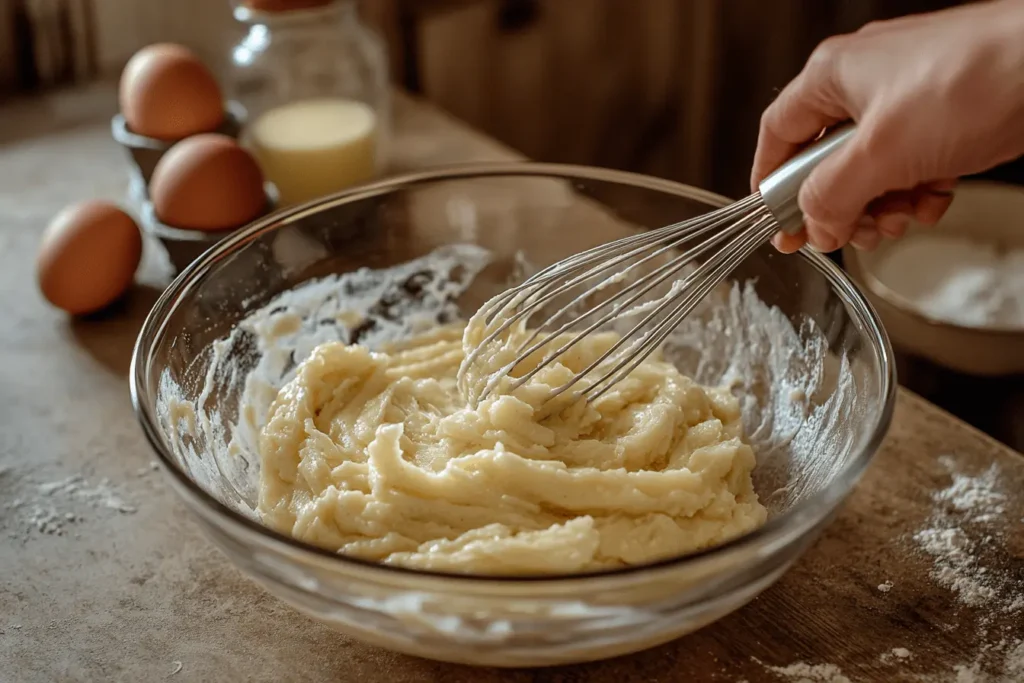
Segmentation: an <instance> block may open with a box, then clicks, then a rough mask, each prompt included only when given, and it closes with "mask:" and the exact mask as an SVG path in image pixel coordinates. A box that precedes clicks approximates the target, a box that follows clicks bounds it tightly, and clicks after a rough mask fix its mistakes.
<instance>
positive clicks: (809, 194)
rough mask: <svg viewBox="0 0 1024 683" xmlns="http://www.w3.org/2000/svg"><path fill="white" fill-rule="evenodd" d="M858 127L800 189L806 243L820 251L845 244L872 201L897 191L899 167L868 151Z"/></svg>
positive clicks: (874, 150)
mask: <svg viewBox="0 0 1024 683" xmlns="http://www.w3.org/2000/svg"><path fill="white" fill-rule="evenodd" d="M868 137H869V135H868V134H867V131H866V130H865V129H864V128H860V129H858V130H857V132H856V133H855V134H854V136H853V137H852V138H851V139H850V141H849V142H847V143H846V144H845V145H844V146H843V147H841V148H840V149H838V150H836V151H835V152H834V153H833V154H832V155H831V156H829V157H828V158H826V159H825V160H823V161H822V162H821V163H820V164H819V165H818V167H817V168H815V169H814V171H812V172H811V175H810V176H809V177H808V178H807V180H806V181H804V184H803V186H802V187H801V188H800V194H799V197H798V201H799V204H800V210H801V211H802V212H803V214H804V224H805V226H806V228H807V238H808V241H809V242H810V243H811V244H812V245H813V246H815V247H817V248H818V249H819V250H821V251H831V250H833V249H836V248H838V247H840V246H842V245H844V244H846V243H847V242H848V241H849V240H850V237H852V236H853V233H854V231H855V230H856V228H857V221H858V220H859V219H860V217H861V216H862V215H864V212H865V209H866V208H867V205H868V203H869V202H871V200H873V199H875V198H876V197H878V196H880V195H882V194H885V192H887V191H888V190H891V189H897V188H895V187H894V183H895V182H896V179H897V178H898V174H899V168H898V166H897V164H896V163H894V161H895V160H894V159H892V158H891V155H890V154H886V155H881V153H880V152H879V151H878V149H879V148H878V147H877V146H875V145H872V146H871V148H870V149H869V146H868V144H867V142H866V141H867V139H868Z"/></svg>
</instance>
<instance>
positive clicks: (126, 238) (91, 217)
mask: <svg viewBox="0 0 1024 683" xmlns="http://www.w3.org/2000/svg"><path fill="white" fill-rule="evenodd" d="M141 258H142V235H141V234H140V233H139V228H138V226H137V225H136V224H135V221H134V220H132V217H131V216H129V215H128V214H126V213H125V212H124V211H122V210H121V209H119V208H118V207H117V206H116V205H114V204H111V203H110V202H104V201H98V200H97V201H88V202H82V203H80V204H73V205H71V206H69V207H67V208H66V209H64V210H63V211H61V212H60V213H59V214H57V215H56V216H55V217H54V218H53V220H52V221H50V224H49V225H48V226H47V228H46V230H45V231H44V232H43V241H42V244H40V246H39V256H38V258H37V260H36V272H37V277H38V281H39V289H40V290H41V291H42V293H43V296H45V297H46V299H47V301H49V302H50V303H51V304H53V305H54V306H56V307H57V308H61V309H63V310H65V311H67V312H68V313H71V314H74V315H82V314H85V313H92V312H94V311H98V310H100V309H101V308H105V307H106V306H108V305H110V304H111V303H113V302H114V301H116V300H117V299H118V298H119V297H120V296H121V295H122V294H124V292H125V291H126V290H127V289H128V287H130V286H131V284H132V280H134V279H135V269H136V268H138V266H139V260H140V259H141Z"/></svg>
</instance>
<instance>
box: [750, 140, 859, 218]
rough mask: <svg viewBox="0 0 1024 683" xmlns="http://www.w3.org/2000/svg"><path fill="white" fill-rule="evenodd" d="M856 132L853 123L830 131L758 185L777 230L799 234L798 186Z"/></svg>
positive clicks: (800, 215)
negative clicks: (776, 224)
mask: <svg viewBox="0 0 1024 683" xmlns="http://www.w3.org/2000/svg"><path fill="white" fill-rule="evenodd" d="M856 129H857V127H856V126H855V125H854V124H853V123H845V124H842V125H840V126H837V127H835V128H833V129H832V130H830V131H828V132H827V133H825V135H823V136H822V137H820V138H818V139H817V140H815V141H814V142H812V143H811V144H810V145H808V146H807V147H805V148H804V149H803V150H801V151H800V153H799V154H797V155H796V156H794V157H793V158H792V159H790V160H789V161H787V162H786V163H784V164H783V165H782V166H780V167H779V168H778V169H776V170H775V171H774V172H773V173H772V174H771V175H769V176H768V177H767V178H765V179H764V180H762V181H761V184H760V185H758V190H759V191H760V192H761V199H762V200H763V201H764V204H765V206H767V207H768V210H769V211H771V212H772V215H773V216H775V220H776V221H778V223H779V229H780V230H782V231H783V232H786V233H789V234H794V233H796V232H799V230H800V228H801V226H802V225H803V220H804V215H803V213H802V212H801V211H800V205H799V203H797V196H798V195H799V194H800V186H801V185H803V184H804V181H805V180H807V176H809V175H811V171H813V170H814V169H815V168H816V167H817V166H818V164H820V163H821V162H822V161H823V160H824V159H825V157H827V156H829V155H830V154H832V153H833V152H835V151H836V150H837V149H839V148H840V147H842V146H843V145H844V144H846V142H848V141H849V139H850V138H851V137H853V134H854V132H855V131H856Z"/></svg>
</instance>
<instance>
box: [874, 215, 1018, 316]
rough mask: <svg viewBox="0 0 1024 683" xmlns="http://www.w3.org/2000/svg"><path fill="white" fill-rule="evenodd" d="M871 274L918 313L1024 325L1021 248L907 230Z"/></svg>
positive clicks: (881, 256) (882, 256)
mask: <svg viewBox="0 0 1024 683" xmlns="http://www.w3.org/2000/svg"><path fill="white" fill-rule="evenodd" d="M875 276H876V277H877V278H878V279H879V281H881V282H882V283H883V284H884V285H886V286H887V287H889V288H890V289H891V290H893V291H894V292H895V293H896V294H898V295H900V296H901V297H903V298H904V299H905V300H906V301H907V302H909V303H910V304H911V305H912V306H914V307H915V308H916V309H917V310H919V311H920V312H921V313H923V314H925V315H927V316H928V317H930V318H932V319H935V320H941V321H945V322H950V323H955V324H958V325H964V326H969V327H998V328H1022V327H1024V249H1000V248H999V246H998V245H996V244H988V243H981V242H977V241H975V240H971V239H966V238H963V237H955V236H950V235H927V234H917V235H910V236H908V237H906V238H905V239H902V240H899V241H898V242H895V243H894V244H893V245H892V246H891V247H890V248H889V249H887V250H886V251H885V252H884V253H883V254H881V255H880V258H879V262H878V268H877V270H876V272H875Z"/></svg>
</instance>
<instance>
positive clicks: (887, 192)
mask: <svg viewBox="0 0 1024 683" xmlns="http://www.w3.org/2000/svg"><path fill="white" fill-rule="evenodd" d="M849 119H853V120H855V121H856V122H857V124H858V127H857V131H856V132H855V134H854V136H853V138H851V139H850V140H849V141H848V142H847V143H846V144H845V145H844V146H843V147H842V148H840V149H839V150H837V151H836V152H835V153H834V154H832V155H831V156H830V157H828V158H826V159H825V160H824V161H822V163H821V164H820V165H819V166H818V167H817V168H816V169H815V170H814V171H813V172H812V173H811V175H810V176H809V177H808V179H807V180H806V182H804V184H803V187H802V188H801V190H800V196H799V202H800V208H801V210H802V211H803V213H804V226H805V229H804V231H802V232H801V233H800V234H798V235H786V234H783V233H779V234H778V235H776V236H775V238H774V239H773V242H774V243H775V246H776V247H777V248H779V250H780V251H784V252H787V253H788V252H793V251H796V250H797V249H799V248H800V247H801V246H802V245H803V243H804V242H805V241H807V242H810V244H811V246H812V247H814V248H815V249H817V250H818V251H832V250H834V249H837V248H839V247H841V246H842V245H844V244H846V243H847V242H852V243H853V244H854V245H855V246H858V247H860V248H864V249H873V248H874V247H875V246H877V245H878V243H879V241H880V240H881V238H882V236H885V237H892V238H895V237H899V236H901V235H902V234H903V232H904V231H905V230H906V228H907V225H908V223H909V221H910V219H911V218H913V219H915V220H917V221H919V222H921V223H925V224H932V223H935V222H936V221H938V220H939V218H941V217H942V215H943V213H945V211H946V209H947V208H949V204H950V202H951V201H952V190H953V187H954V185H955V182H956V178H958V177H959V176H962V175H966V174H970V173H977V172H980V171H984V170H987V169H989V168H992V167H993V166H996V165H998V164H1000V163H1003V162H1005V161H1009V160H1012V159H1015V158H1016V157H1018V156H1020V155H1021V154H1024V0H995V1H990V2H981V3H975V4H971V5H968V6H964V7H958V8H955V9H951V10H945V11H942V12H934V13H931V14H922V15H915V16H909V17H903V18H900V19H895V20H892V21H885V22H878V23H873V24H868V25H867V26H865V27H864V28H862V29H860V30H859V31H857V32H856V33H852V34H848V35H843V36H837V37H833V38H829V39H828V40H826V41H825V42H823V43H822V44H821V45H819V46H818V48H817V49H816V50H815V51H814V53H813V54H812V55H811V57H810V59H809V60H808V61H807V64H806V65H805V66H804V69H803V70H802V71H801V72H800V74H799V75H798V76H797V77H796V78H795V79H794V80H793V81H792V82H790V83H789V85H787V86H786V87H785V88H784V89H783V91H782V92H781V93H780V94H779V96H778V98H777V99H776V100H775V101H774V102H773V103H772V104H771V105H770V106H769V107H768V108H767V109H766V110H765V112H764V115H763V116H762V117H761V128H760V133H759V137H758V143H757V152H756V154H755V155H754V164H753V169H752V171H751V188H752V189H753V190H756V189H757V186H758V185H759V184H760V182H761V181H762V180H763V179H764V178H765V177H766V176H767V175H768V174H769V173H771V171H773V170H775V169H776V168H778V167H779V166H780V165H781V164H782V163H783V162H784V161H786V160H787V159H788V158H790V157H791V156H792V155H793V154H795V153H796V152H797V151H798V150H799V149H800V147H801V146H802V145H803V144H805V143H807V142H809V141H810V140H812V139H814V138H815V137H816V136H817V135H818V134H819V133H820V132H821V131H822V130H823V129H825V128H827V127H829V126H832V125H834V124H836V123H839V122H841V121H846V120H849Z"/></svg>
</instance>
